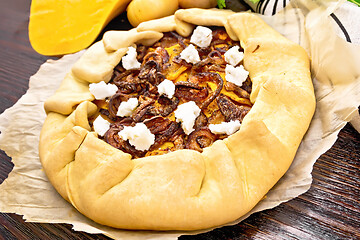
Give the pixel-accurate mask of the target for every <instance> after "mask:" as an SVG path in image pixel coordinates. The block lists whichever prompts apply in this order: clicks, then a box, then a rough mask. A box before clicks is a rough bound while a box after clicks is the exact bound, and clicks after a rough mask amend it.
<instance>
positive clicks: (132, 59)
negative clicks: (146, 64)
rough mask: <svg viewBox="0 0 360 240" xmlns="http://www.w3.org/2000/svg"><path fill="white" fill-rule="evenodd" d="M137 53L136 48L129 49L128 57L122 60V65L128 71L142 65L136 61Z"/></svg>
mask: <svg viewBox="0 0 360 240" xmlns="http://www.w3.org/2000/svg"><path fill="white" fill-rule="evenodd" d="M136 56H137V52H136V49H135V48H134V47H129V48H128V51H127V52H126V55H125V56H123V57H122V58H121V61H122V65H123V67H124V68H125V69H126V70H130V69H134V68H139V67H140V66H141V64H140V63H139V62H138V60H137V59H136Z"/></svg>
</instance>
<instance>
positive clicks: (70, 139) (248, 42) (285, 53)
mask: <svg viewBox="0 0 360 240" xmlns="http://www.w3.org/2000/svg"><path fill="white" fill-rule="evenodd" d="M198 29H200V30H198ZM197 31H200V35H199V36H198V37H196V36H195V35H196V34H195V32H197ZM209 31H210V34H209ZM201 34H203V35H201ZM205 35H206V36H210V42H207V40H208V39H207V37H204V36H205ZM193 37H194V39H193ZM203 44H205V45H203ZM231 49H232V52H233V53H234V52H235V55H233V54H232V53H231V52H230V53H229V54H227V53H228V51H230V50H231ZM185 50H186V51H185ZM242 51H244V53H243V56H242V55H241V52H242ZM197 54H198V55H197ZM225 54H227V56H225ZM228 56H230V57H228ZM242 57H243V59H242ZM239 59H240V60H239ZM309 68H310V67H309V59H308V56H307V53H306V51H305V50H304V49H303V48H302V47H300V46H299V45H297V44H295V43H293V42H291V41H290V40H288V39H286V38H285V37H283V36H282V35H281V34H279V33H278V32H276V31H275V30H274V29H272V28H271V27H269V26H268V25H267V24H266V23H265V22H264V21H262V20H261V19H260V18H259V17H258V16H256V15H254V14H251V13H234V12H232V11H228V10H215V9H211V10H203V9H186V10H178V11H177V12H176V13H175V14H174V15H173V16H170V17H166V18H162V19H157V20H152V21H149V22H145V23H142V24H140V25H139V26H138V27H137V28H135V29H132V30H129V31H110V32H107V33H105V35H104V37H103V39H102V40H101V41H99V42H97V43H95V44H94V45H93V46H91V47H90V48H89V49H88V50H87V51H86V52H85V53H84V54H83V55H82V56H81V57H80V59H79V60H78V61H77V62H76V63H75V64H74V66H73V67H72V69H71V71H70V72H69V73H68V74H67V76H66V77H65V79H64V80H63V82H62V84H61V86H60V88H59V89H58V90H57V91H56V93H55V94H54V95H53V96H52V97H50V98H49V99H48V100H47V101H46V102H45V110H46V112H47V118H46V120H45V122H44V125H43V128H42V131H41V135H40V146H39V154H40V160H41V163H42V165H43V168H44V170H45V172H46V174H47V176H48V178H49V180H50V182H51V183H52V184H53V186H54V187H55V189H56V190H57V191H58V192H59V194H60V195H61V196H62V197H63V198H64V199H66V200H67V201H68V202H70V203H71V204H72V205H73V206H74V207H75V208H76V209H77V210H78V211H79V212H81V213H82V214H84V215H85V216H87V217H89V218H90V219H92V220H94V221H95V222H97V223H100V224H103V225H107V226H111V227H115V228H123V229H146V230H196V229H205V228H210V227H214V226H219V225H222V224H225V223H229V222H231V221H234V220H236V219H238V218H239V217H241V216H243V215H244V214H246V213H247V212H249V211H250V210H251V209H252V208H253V207H254V206H255V205H256V204H257V203H258V202H259V201H260V200H261V199H262V198H263V197H264V196H265V195H266V193H267V192H268V191H269V190H270V189H271V188H272V187H273V186H274V184H275V183H276V182H277V181H278V180H279V179H280V178H281V176H282V175H284V173H285V172H286V170H287V169H288V168H289V166H290V164H291V162H292V160H293V159H294V157H295V154H296V151H297V149H298V147H299V144H300V142H301V139H302V138H303V136H304V134H305V133H306V131H307V128H308V126H309V124H310V121H311V118H312V116H313V114H314V110H315V96H314V90H313V85H312V81H311V76H310V69H309ZM234 71H235V72H234ZM100 85H102V86H100ZM99 89H100V90H99ZM171 89H172V90H171ZM104 94H105V95H104ZM101 122H102V123H101ZM228 124H230V125H228ZM232 127H233V128H234V129H233V130H231V131H230V130H229V129H230V128H232ZM219 129H220V130H219Z"/></svg>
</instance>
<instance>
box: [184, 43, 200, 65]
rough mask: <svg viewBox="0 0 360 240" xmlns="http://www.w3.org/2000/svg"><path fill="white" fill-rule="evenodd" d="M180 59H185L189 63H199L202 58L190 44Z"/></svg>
mask: <svg viewBox="0 0 360 240" xmlns="http://www.w3.org/2000/svg"><path fill="white" fill-rule="evenodd" d="M180 58H181V59H184V60H185V61H186V62H188V63H192V64H195V63H198V62H200V56H199V53H198V51H197V50H196V48H195V46H194V45H192V44H190V45H189V46H187V47H186V48H185V49H184V50H182V52H181V53H180Z"/></svg>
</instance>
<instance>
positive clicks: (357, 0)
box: [348, 0, 360, 7]
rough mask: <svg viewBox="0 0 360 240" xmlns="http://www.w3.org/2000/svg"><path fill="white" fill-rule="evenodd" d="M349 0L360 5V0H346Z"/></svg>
mask: <svg viewBox="0 0 360 240" xmlns="http://www.w3.org/2000/svg"><path fill="white" fill-rule="evenodd" d="M348 1H349V2H352V3H355V4H356V5H358V6H359V7H360V0H348Z"/></svg>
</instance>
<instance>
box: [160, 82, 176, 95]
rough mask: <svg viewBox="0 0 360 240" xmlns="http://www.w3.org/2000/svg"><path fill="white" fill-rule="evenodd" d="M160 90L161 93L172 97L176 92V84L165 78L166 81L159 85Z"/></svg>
mask: <svg viewBox="0 0 360 240" xmlns="http://www.w3.org/2000/svg"><path fill="white" fill-rule="evenodd" d="M157 89H158V92H159V94H160V95H165V96H166V97H168V98H170V99H171V98H172V97H173V96H174V94H175V84H174V83H173V82H172V81H170V80H168V79H165V80H164V81H162V82H161V83H160V84H159V85H158V86H157Z"/></svg>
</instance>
